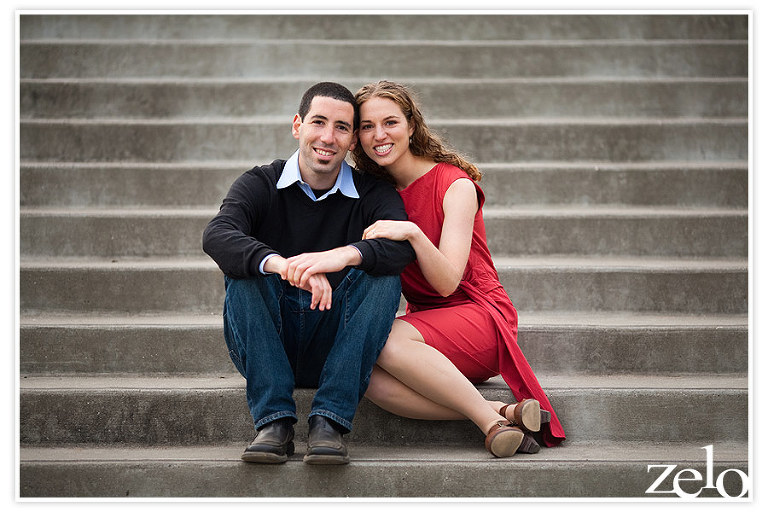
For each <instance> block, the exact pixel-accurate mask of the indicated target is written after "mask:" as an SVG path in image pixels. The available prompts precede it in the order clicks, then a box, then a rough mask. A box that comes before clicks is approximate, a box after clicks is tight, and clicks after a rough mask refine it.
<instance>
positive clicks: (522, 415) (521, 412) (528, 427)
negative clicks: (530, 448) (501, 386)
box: [499, 398, 549, 432]
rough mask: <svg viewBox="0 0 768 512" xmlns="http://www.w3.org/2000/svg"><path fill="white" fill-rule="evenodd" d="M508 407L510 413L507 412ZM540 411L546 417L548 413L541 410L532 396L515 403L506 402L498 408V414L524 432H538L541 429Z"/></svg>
mask: <svg viewBox="0 0 768 512" xmlns="http://www.w3.org/2000/svg"><path fill="white" fill-rule="evenodd" d="M510 407H511V409H512V411H511V414H509V413H508V412H507V410H508V409H509V408H510ZM542 413H547V414H546V416H547V418H545V419H548V417H549V413H548V412H547V411H542V410H541V407H540V406H539V401H538V400H536V399H534V398H528V399H526V400H523V401H521V402H518V403H516V404H507V405H505V406H503V407H502V408H501V410H499V414H500V415H502V416H504V417H505V418H507V420H509V422H510V423H511V424H512V425H515V426H518V427H520V428H521V429H523V430H525V431H526V432H538V431H539V430H540V429H541V423H542V416H544V415H543V414H542ZM510 416H511V417H510Z"/></svg>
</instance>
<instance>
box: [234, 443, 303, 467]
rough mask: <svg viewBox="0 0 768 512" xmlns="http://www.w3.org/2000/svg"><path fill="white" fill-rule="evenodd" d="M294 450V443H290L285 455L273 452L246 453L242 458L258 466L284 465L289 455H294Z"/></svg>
mask: <svg viewBox="0 0 768 512" xmlns="http://www.w3.org/2000/svg"><path fill="white" fill-rule="evenodd" d="M294 450H295V447H294V445H293V443H289V444H288V446H287V447H286V453H285V454H283V455H280V454H278V453H271V452H244V453H243V454H242V455H241V456H240V458H241V459H242V460H243V461H245V462H253V463H256V464H282V463H284V462H285V461H287V460H288V456H289V455H293V452H294Z"/></svg>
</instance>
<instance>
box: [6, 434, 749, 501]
mask: <svg viewBox="0 0 768 512" xmlns="http://www.w3.org/2000/svg"><path fill="white" fill-rule="evenodd" d="M246 443H247V442H242V443H239V444H213V445H198V446H171V447H135V446H124V445H111V446H104V447H90V446H88V447H61V448H41V447H28V446H25V447H22V448H21V449H20V459H21V469H20V496H21V497H22V498H33V497H63V498H66V497H114V498H123V499H125V498H140V497H203V498H205V497H241V498H248V497H262V498H266V497H281V498H283V497H338V498H345V497H390V498H409V497H410V498H414V497H424V498H438V499H440V498H488V497H497V498H555V497H561V498H590V497H591V498H595V497H604V498H610V497H613V498H654V497H658V498H667V499H672V498H674V499H677V498H678V497H677V495H675V494H672V493H667V494H646V491H647V490H648V489H649V488H650V486H651V484H653V482H654V480H656V479H657V478H658V477H659V476H660V475H661V471H663V470H664V468H658V467H653V468H649V467H648V466H649V465H656V464H668V465H674V466H677V467H676V468H675V469H674V473H677V472H678V471H680V470H682V469H685V468H693V469H696V470H697V471H698V472H699V474H701V475H703V478H705V479H706V476H705V475H707V474H711V475H712V481H713V482H717V481H718V480H721V481H722V482H723V484H722V487H723V490H724V491H725V492H726V493H727V494H728V495H729V496H734V497H735V496H739V495H740V494H741V493H742V489H743V485H742V482H741V478H740V477H739V475H738V473H736V472H735V471H729V470H731V469H738V470H739V471H742V472H744V473H747V471H748V463H747V461H748V451H747V445H746V443H743V442H739V441H720V442H718V443H716V444H713V445H712V448H711V450H712V460H713V461H712V464H711V468H710V470H709V471H711V473H710V472H708V469H707V463H706V460H707V458H706V457H707V451H706V450H705V449H702V447H703V446H708V445H704V444H703V443H693V442H691V443H682V444H681V443H663V442H658V441H644V442H632V443H629V442H627V443H605V442H594V443H570V442H566V444H564V445H562V446H559V447H557V448H553V449H544V450H542V451H540V452H539V453H537V454H535V455H524V454H517V455H515V456H514V457H512V458H509V459H493V458H491V457H490V456H489V455H487V453H486V452H485V450H484V449H483V447H482V444H479V443H478V444H476V445H473V446H472V447H471V448H463V447H448V446H444V447H440V448H439V449H438V448H436V447H433V446H427V447H424V446H403V447H398V446H371V445H358V444H352V445H351V447H350V457H351V459H352V462H351V463H350V465H348V466H342V467H329V466H326V467H320V468H318V467H313V466H309V465H307V464H304V463H303V462H302V457H303V453H304V450H305V446H304V445H303V444H302V443H297V447H296V448H297V453H296V455H294V456H293V457H291V458H290V459H289V461H288V462H287V463H286V464H285V465H284V466H280V467H274V466H266V465H259V464H247V463H244V462H241V461H240V454H241V453H242V451H243V448H244V446H245V445H246ZM478 475H482V478H478ZM687 475H688V474H687V473H686V474H684V476H687ZM721 475H723V476H722V479H721ZM673 477H674V474H673V475H671V476H670V477H669V478H670V480H665V482H664V485H663V486H659V487H658V490H659V491H661V490H665V491H670V490H671V489H672V483H671V479H672V478H673ZM704 483H705V482H704V481H702V482H685V481H681V488H682V489H683V490H684V491H685V492H689V493H692V494H693V493H697V492H698V491H699V489H701V487H702V486H703V485H704ZM750 496H751V495H750ZM700 497H701V498H704V497H711V498H719V497H720V494H719V491H717V490H716V489H704V490H703V492H702V493H701V495H700Z"/></svg>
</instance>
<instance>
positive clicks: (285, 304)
mask: <svg viewBox="0 0 768 512" xmlns="http://www.w3.org/2000/svg"><path fill="white" fill-rule="evenodd" d="M357 110H358V109H357V106H356V104H355V100H354V96H353V95H352V93H351V92H350V91H349V90H348V89H347V88H345V87H344V86H341V85H339V84H335V83H330V82H323V83H319V84H316V85H314V86H313V87H311V88H310V89H309V90H308V91H307V92H306V93H305V94H304V96H303V98H302V101H301V105H300V107H299V113H298V114H297V115H296V116H295V117H294V120H293V125H292V133H293V136H294V138H296V139H297V140H298V141H299V149H298V150H297V151H296V153H294V155H293V156H291V157H290V158H289V159H288V160H287V161H285V160H275V161H274V162H272V163H271V164H269V165H264V166H261V167H255V168H253V169H251V170H250V171H248V172H246V173H245V174H243V175H242V176H240V178H238V179H237V180H236V181H235V183H234V184H233V185H232V187H231V189H230V191H229V193H228V194H227V197H226V198H225V199H224V201H223V204H222V206H221V209H220V211H219V213H218V214H217V215H216V217H215V218H214V219H213V220H212V221H211V222H210V223H209V224H208V227H207V228H206V229H205V232H204V234H203V249H204V250H205V252H206V253H207V254H208V255H210V256H211V257H212V258H213V259H214V260H215V261H216V263H217V264H218V265H219V268H221V270H222V271H223V272H224V274H225V288H226V298H225V302H224V337H225V340H226V342H227V346H228V348H229V353H230V357H231V358H232V361H233V362H234V364H235V366H236V367H237V369H238V370H239V371H240V373H241V374H242V375H243V376H244V377H245V379H246V397H247V400H248V407H249V409H250V411H251V416H253V421H254V425H255V427H256V430H257V435H256V438H255V439H254V440H253V442H252V443H251V444H250V446H248V447H247V448H246V450H245V453H243V455H242V458H243V460H245V461H248V462H261V463H281V462H285V461H286V460H287V458H288V456H290V455H292V454H293V451H294V445H293V437H294V430H293V425H294V423H296V421H297V416H296V405H295V403H294V401H293V391H294V388H295V387H306V388H317V392H316V393H315V396H314V400H313V402H312V407H311V411H310V414H309V439H308V443H307V444H308V449H307V453H306V455H305V457H304V461H305V462H306V463H309V464H346V463H348V462H349V455H348V452H347V446H346V441H345V439H344V438H343V437H342V436H343V435H344V434H346V433H348V432H349V431H350V430H351V429H352V420H353V417H354V414H355V410H356V409H357V405H358V402H359V401H360V399H361V398H362V397H363V395H364V393H365V390H366V388H367V387H368V379H369V377H370V374H371V370H372V368H373V365H374V363H375V362H376V359H377V357H378V355H379V352H380V351H381V348H382V347H383V345H384V343H385V341H386V339H387V336H388V334H389V330H390V328H391V326H392V321H393V319H394V315H395V313H396V311H397V307H398V305H399V301H400V281H399V277H398V275H399V273H400V271H401V270H402V269H403V268H404V267H405V266H406V265H407V264H408V263H409V262H410V261H412V260H413V259H414V258H415V254H414V252H413V249H412V248H411V246H410V244H408V243H407V242H394V241H390V240H386V239H376V240H361V238H362V233H363V230H364V229H365V228H366V227H368V226H369V225H371V224H373V223H374V222H375V221H376V220H379V219H395V220H405V219H406V218H407V216H406V213H405V209H404V207H403V203H402V201H401V199H400V196H399V195H398V194H397V192H396V191H395V190H394V189H393V188H392V187H391V186H390V185H388V184H385V183H384V182H382V181H379V180H377V179H375V178H373V177H371V176H368V175H363V174H361V173H359V172H356V171H353V170H352V169H351V167H350V166H349V165H348V164H347V163H346V162H345V161H344V158H345V157H346V155H347V151H349V150H350V149H353V148H354V146H355V144H356V142H357V134H356V130H357V123H358V112H357Z"/></svg>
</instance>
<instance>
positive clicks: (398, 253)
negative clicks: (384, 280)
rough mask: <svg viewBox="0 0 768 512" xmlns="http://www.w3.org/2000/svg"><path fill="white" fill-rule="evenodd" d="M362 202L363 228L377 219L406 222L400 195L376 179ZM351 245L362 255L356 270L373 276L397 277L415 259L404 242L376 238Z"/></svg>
mask: <svg viewBox="0 0 768 512" xmlns="http://www.w3.org/2000/svg"><path fill="white" fill-rule="evenodd" d="M362 200H363V201H365V203H364V204H365V205H366V219H364V222H365V226H364V227H363V229H365V228H367V227H368V226H370V225H371V224H373V223H374V222H376V221H377V220H408V215H407V214H406V212H405V206H404V205H403V200H402V199H401V198H400V194H398V193H397V191H396V190H395V189H394V187H392V185H390V184H388V183H385V182H383V181H378V180H377V183H376V184H375V185H374V186H373V187H372V189H371V190H370V191H368V193H367V194H366V196H365V197H364V198H362ZM361 238H362V234H361ZM351 245H352V246H354V247H355V248H357V249H358V250H359V251H360V253H361V254H362V255H363V261H362V263H361V264H360V265H358V266H357V267H358V268H359V269H360V270H363V271H365V272H367V273H369V274H372V275H398V274H400V273H401V272H402V271H403V269H405V267H406V266H408V264H409V263H411V262H412V261H413V260H414V259H416V253H415V252H414V250H413V247H411V244H410V243H409V242H407V241H395V240H388V239H385V238H376V239H372V240H360V241H359V242H355V243H353V244H351Z"/></svg>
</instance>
